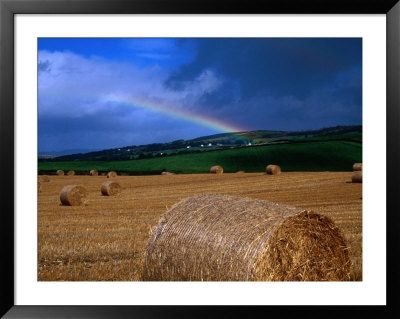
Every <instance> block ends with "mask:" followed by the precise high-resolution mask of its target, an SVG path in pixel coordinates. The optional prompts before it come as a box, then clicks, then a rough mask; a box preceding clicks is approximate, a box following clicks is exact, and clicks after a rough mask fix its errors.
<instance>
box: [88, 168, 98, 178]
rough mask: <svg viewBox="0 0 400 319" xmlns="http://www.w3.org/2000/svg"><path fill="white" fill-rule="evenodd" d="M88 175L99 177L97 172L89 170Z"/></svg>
mask: <svg viewBox="0 0 400 319" xmlns="http://www.w3.org/2000/svg"><path fill="white" fill-rule="evenodd" d="M89 175H90V176H98V175H99V172H98V171H96V170H95V169H92V170H90V172H89Z"/></svg>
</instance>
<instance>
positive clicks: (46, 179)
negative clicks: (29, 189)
mask: <svg viewBox="0 0 400 319" xmlns="http://www.w3.org/2000/svg"><path fill="white" fill-rule="evenodd" d="M39 181H41V182H44V183H46V182H50V178H49V177H48V176H47V175H39Z"/></svg>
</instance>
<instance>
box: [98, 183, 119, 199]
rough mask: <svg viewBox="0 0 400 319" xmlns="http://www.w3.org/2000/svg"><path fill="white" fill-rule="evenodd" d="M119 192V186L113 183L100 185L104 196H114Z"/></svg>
mask: <svg viewBox="0 0 400 319" xmlns="http://www.w3.org/2000/svg"><path fill="white" fill-rule="evenodd" d="M120 192H121V186H120V185H119V184H118V183H117V182H114V181H107V182H105V183H103V185H101V193H102V194H103V195H104V196H114V195H117V194H119V193H120Z"/></svg>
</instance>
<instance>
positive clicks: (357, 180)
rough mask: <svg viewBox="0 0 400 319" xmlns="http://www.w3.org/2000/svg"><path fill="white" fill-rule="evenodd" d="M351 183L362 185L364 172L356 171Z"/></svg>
mask: <svg viewBox="0 0 400 319" xmlns="http://www.w3.org/2000/svg"><path fill="white" fill-rule="evenodd" d="M351 181H352V182H353V183H362V171H354V172H353V176H351Z"/></svg>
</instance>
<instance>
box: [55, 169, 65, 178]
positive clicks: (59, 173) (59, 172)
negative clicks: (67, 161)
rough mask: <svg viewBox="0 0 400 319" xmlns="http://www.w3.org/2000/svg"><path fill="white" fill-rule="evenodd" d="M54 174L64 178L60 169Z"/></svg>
mask: <svg viewBox="0 0 400 319" xmlns="http://www.w3.org/2000/svg"><path fill="white" fill-rule="evenodd" d="M56 174H57V175H58V176H64V171H63V170H62V169H58V170H57V172H56Z"/></svg>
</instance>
